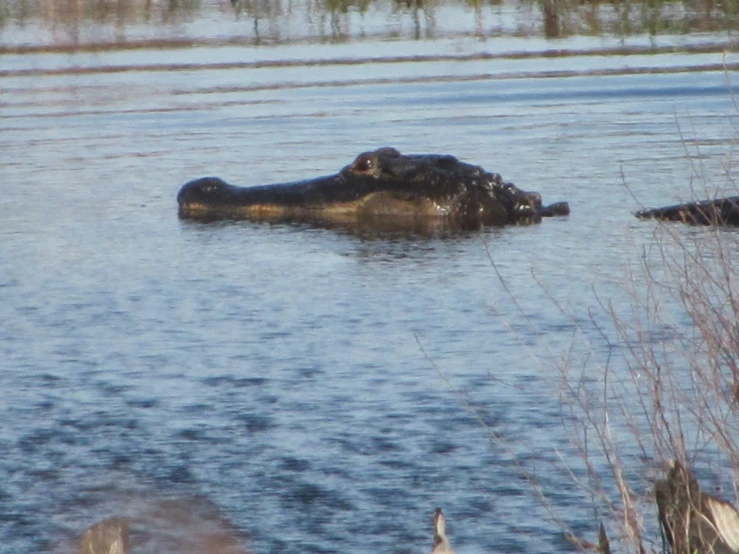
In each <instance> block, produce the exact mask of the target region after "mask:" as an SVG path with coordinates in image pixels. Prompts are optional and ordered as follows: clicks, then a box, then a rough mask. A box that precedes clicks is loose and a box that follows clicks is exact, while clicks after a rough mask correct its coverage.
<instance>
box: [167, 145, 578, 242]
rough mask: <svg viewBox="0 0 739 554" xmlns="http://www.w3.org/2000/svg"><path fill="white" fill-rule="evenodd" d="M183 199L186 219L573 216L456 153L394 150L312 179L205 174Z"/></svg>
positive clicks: (523, 219)
mask: <svg viewBox="0 0 739 554" xmlns="http://www.w3.org/2000/svg"><path fill="white" fill-rule="evenodd" d="M177 202H178V204H179V214H180V217H183V218H188V219H205V220H214V219H240V218H247V219H256V220H295V221H323V222H328V223H330V222H339V223H341V222H351V221H365V222H366V221H367V220H371V221H375V220H377V221H379V222H381V221H383V220H393V221H394V222H395V223H397V222H398V221H408V222H412V221H418V220H426V219H433V220H444V221H445V222H447V223H449V224H452V225H454V226H456V227H459V228H464V229H470V228H477V227H480V226H482V225H506V224H511V223H533V222H538V221H540V220H541V218H542V217H544V216H552V215H567V214H569V206H568V205H567V203H566V202H561V203H558V204H553V205H551V206H548V207H545V206H543V205H542V202H541V195H539V193H537V192H526V191H523V190H520V189H518V188H517V187H516V186H515V185H513V184H511V183H504V182H503V180H502V179H501V177H500V175H498V174H497V173H488V172H486V171H485V170H484V169H483V168H481V167H479V166H476V165H471V164H467V163H464V162H460V161H459V160H457V158H455V157H454V156H444V155H433V154H424V155H410V156H405V155H402V154H400V152H398V151H397V150H395V149H394V148H381V149H379V150H376V151H374V152H365V153H363V154H360V155H359V156H358V157H357V158H356V159H355V160H354V162H353V163H352V164H350V165H348V166H346V167H344V168H343V169H342V170H341V171H339V173H337V174H335V175H329V176H326V177H319V178H317V179H311V180H308V181H299V182H294V183H284V184H276V185H265V186H256V187H235V186H232V185H229V184H228V183H226V182H225V181H223V180H221V179H218V178H215V177H205V178H202V179H197V180H195V181H191V182H189V183H187V184H186V185H184V186H183V187H182V189H181V190H180V192H179V194H178V195H177Z"/></svg>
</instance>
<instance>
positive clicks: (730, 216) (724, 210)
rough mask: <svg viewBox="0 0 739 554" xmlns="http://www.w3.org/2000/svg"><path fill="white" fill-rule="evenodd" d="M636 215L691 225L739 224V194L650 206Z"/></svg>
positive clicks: (640, 217) (641, 217)
mask: <svg viewBox="0 0 739 554" xmlns="http://www.w3.org/2000/svg"><path fill="white" fill-rule="evenodd" d="M634 215H636V217H638V218H639V219H660V220H664V221H681V222H683V223H688V224H691V225H732V226H739V196H730V197H728V198H716V199H715V200H702V201H696V202H686V203H684V204H675V205H674V206H665V207H664V208H650V209H645V210H640V211H638V212H636V214H634Z"/></svg>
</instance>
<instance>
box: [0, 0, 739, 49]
mask: <svg viewBox="0 0 739 554" xmlns="http://www.w3.org/2000/svg"><path fill="white" fill-rule="evenodd" d="M735 15H736V14H735V7H734V4H733V3H732V2H711V1H710V0H697V1H695V2H686V3H677V2H657V3H653V2H642V1H638V0H632V1H628V2H616V3H604V2H600V1H598V0H590V1H587V2H580V1H574V0H544V1H534V0H503V1H497V2H482V1H479V0H475V1H469V0H467V1H465V0H436V1H419V0H414V1H401V0H396V1H391V0H362V1H359V2H357V1H351V0H343V1H330V2H318V1H313V0H300V1H292V0H291V1H287V0H268V1H264V0H231V2H225V1H221V0H202V1H199V0H186V1H182V2H161V3H159V2H149V1H141V0H117V1H115V2H96V1H89V0H75V1H67V2H57V1H56V0H36V1H33V2H26V1H21V0H0V25H1V26H3V27H5V28H9V29H11V30H13V31H15V33H12V34H11V36H10V37H8V36H4V37H3V39H2V42H1V43H0V47H4V48H5V49H6V50H7V49H11V50H17V49H19V48H22V49H26V50H28V49H35V48H38V47H39V46H41V45H43V46H46V47H70V48H78V47H85V46H86V47H88V48H89V47H91V46H94V47H95V48H100V47H101V46H102V45H110V44H117V45H126V44H131V43H138V44H139V45H142V44H144V43H145V44H147V45H148V46H153V45H155V44H156V45H159V46H162V47H163V46H168V47H171V46H172V45H176V46H178V47H182V46H185V45H187V44H190V45H193V46H194V45H197V44H203V43H204V42H207V43H209V44H211V45H213V44H224V43H227V44H242V45H275V44H290V43H302V44H305V43H315V42H319V43H323V42H331V43H341V42H366V41H368V40H404V39H415V40H420V39H424V40H427V39H439V38H454V37H457V38H465V37H475V38H477V39H479V40H486V39H494V38H499V37H505V36H508V37H512V36H519V37H520V36H524V37H526V36H529V37H536V36H543V37H546V38H561V37H567V36H574V35H590V36H600V35H615V36H633V35H639V34H649V35H653V36H657V35H670V34H684V33H686V32H724V31H732V30H736V29H737V25H739V20H738V19H737V18H736V17H735Z"/></svg>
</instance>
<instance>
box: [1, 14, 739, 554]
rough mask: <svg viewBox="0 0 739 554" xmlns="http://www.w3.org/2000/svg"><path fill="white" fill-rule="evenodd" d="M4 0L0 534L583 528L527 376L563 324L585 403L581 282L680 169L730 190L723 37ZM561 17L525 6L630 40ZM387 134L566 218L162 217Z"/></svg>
mask: <svg viewBox="0 0 739 554" xmlns="http://www.w3.org/2000/svg"><path fill="white" fill-rule="evenodd" d="M0 5H1V6H2V9H0V13H2V14H3V17H4V18H5V19H4V20H3V25H4V26H3V29H2V30H3V33H2V36H1V37H0V41H2V44H3V47H4V48H5V50H4V53H3V56H2V59H1V60H0V61H1V62H2V68H1V69H0V116H1V117H2V121H3V132H2V133H0V152H2V154H0V155H2V156H3V163H2V169H3V191H2V192H3V194H2V197H1V198H0V220H1V221H2V226H0V251H1V252H2V255H3V263H2V264H0V306H1V308H0V354H1V356H0V420H2V421H3V425H2V426H0V449H1V450H2V452H3V455H2V456H0V504H1V505H2V509H0V544H2V545H3V547H4V548H6V549H7V550H8V551H9V552H11V551H12V552H34V553H35V552H48V551H51V550H52V549H53V546H54V545H55V544H56V541H57V540H58V539H60V538H65V539H66V538H68V537H71V535H72V534H73V533H74V532H79V531H81V530H83V529H84V528H85V527H87V526H88V525H90V524H91V523H93V522H94V521H97V520H99V519H102V518H103V517H107V516H112V515H119V516H125V517H130V518H132V519H136V518H139V519H138V520H137V521H140V520H141V519H142V518H143V519H145V520H146V521H145V522H144V525H143V527H139V529H143V532H144V533H145V532H146V529H147V525H149V523H151V525H152V527H156V528H157V529H160V528H164V529H168V528H169V527H168V526H169V525H174V526H175V527H174V528H175V529H180V528H181V527H178V526H181V524H182V522H185V523H184V525H185V526H186V527H187V528H188V529H194V530H195V531H197V530H198V529H201V527H199V525H200V524H199V523H197V521H202V522H203V525H204V527H203V529H205V531H204V534H205V535H208V533H211V531H212V533H214V534H215V535H216V536H224V537H225V538H224V539H223V540H225V541H232V540H234V541H236V542H238V543H239V545H240V544H241V540H240V539H241V538H243V537H244V536H245V535H250V538H251V540H249V541H248V545H247V546H248V548H249V550H250V551H253V552H256V553H260V552H265V553H266V552H296V551H301V552H302V551H305V552H357V553H361V552H373V553H375V552H404V553H406V552H420V551H428V550H429V549H430V535H429V529H430V516H431V513H432V510H433V508H434V507H435V506H441V507H442V508H443V509H444V513H445V514H447V516H448V517H449V521H450V526H451V529H450V532H451V536H452V538H453V544H454V545H455V548H457V549H458V551H460V552H466V553H468V554H480V553H483V552H484V553H493V552H506V553H510V552H570V551H571V550H572V547H571V545H570V544H568V543H567V542H565V541H564V539H563V536H562V530H563V527H568V526H569V527H571V528H575V529H577V530H581V531H582V534H583V535H585V536H587V537H594V536H595V531H596V528H597V527H596V525H595V524H594V522H593V517H592V510H591V509H590V506H589V498H587V497H586V495H584V494H583V491H582V490H580V489H578V488H577V486H576V485H574V484H573V482H572V479H571V475H570V474H569V473H566V472H563V471H562V467H563V463H564V464H566V465H567V466H568V468H569V469H572V471H573V472H574V474H575V475H577V476H579V477H584V478H586V477H587V473H585V472H584V471H583V468H582V465H581V464H580V462H579V460H580V458H579V455H578V453H577V452H575V451H574V449H573V447H572V445H571V444H570V442H569V437H568V436H567V434H566V433H565V431H564V430H563V428H562V425H561V423H562V414H561V411H560V410H561V403H560V399H559V396H558V392H559V390H558V385H561V383H559V382H558V381H557V375H556V370H555V369H554V364H552V361H551V360H552V358H556V359H559V357H560V356H562V353H565V354H566V355H567V356H571V357H572V358H578V356H579V355H580V354H582V353H581V352H580V351H579V350H578V347H579V343H578V344H576V345H573V340H574V339H573V336H575V335H576V334H577V333H580V334H581V335H583V336H584V341H586V342H589V343H590V344H591V345H592V349H591V350H588V351H587V352H586V353H585V354H586V355H583V356H582V358H583V359H584V360H585V361H584V362H583V365H582V367H583V368H584V370H583V380H584V381H585V380H587V381H588V382H589V383H593V385H594V386H596V387H597V386H598V382H599V379H600V377H601V374H600V373H599V368H600V367H602V366H600V365H599V364H601V363H603V361H604V360H606V359H609V358H607V357H608V356H609V355H610V353H611V352H610V350H609V348H610V347H611V346H610V345H607V344H606V345H604V344H603V340H602V333H603V332H607V329H608V328H609V324H610V320H609V319H608V318H607V317H606V316H605V315H604V314H603V313H602V311H600V310H599V309H598V308H599V306H598V305H597V304H596V303H594V301H593V298H592V296H591V295H590V292H591V291H593V290H594V289H595V290H596V291H597V293H598V294H599V295H600V298H602V299H608V300H609V301H610V300H612V301H613V303H614V304H615V305H622V304H625V303H628V301H629V299H628V298H625V297H624V292H623V290H622V288H621V284H622V281H623V279H624V271H625V270H624V268H626V267H627V266H628V264H629V261H630V260H633V259H639V256H641V255H642V253H643V245H644V244H645V242H648V241H649V240H652V236H653V235H652V231H653V227H652V226H651V225H650V224H649V223H644V222H638V221H636V220H635V218H634V217H633V216H632V214H631V211H633V210H636V209H637V208H638V207H639V205H638V204H639V202H643V203H644V204H647V205H665V204H668V203H671V202H672V201H674V200H681V199H685V198H686V197H687V196H690V194H691V192H692V191H691V185H692V184H693V183H694V182H696V181H694V178H696V177H698V176H697V175H695V174H694V173H693V172H695V171H696V169H700V171H701V172H702V175H701V177H702V178H703V179H704V181H702V182H705V183H707V187H708V188H709V189H710V190H709V191H707V193H713V192H716V191H717V189H719V188H720V187H721V186H722V185H723V186H726V185H727V184H731V180H730V177H727V175H728V176H730V175H731V173H732V169H733V166H735V165H736V163H737V160H736V157H735V156H732V155H731V144H732V140H733V138H734V136H735V133H736V129H735V120H734V119H732V118H731V117H728V116H729V115H731V114H734V113H735V109H734V107H733V105H732V95H731V87H730V83H731V81H732V79H735V75H734V74H732V70H733V69H734V68H735V66H734V65H732V63H733V60H732V59H731V57H730V56H729V57H727V59H726V61H727V62H728V63H727V65H724V64H723V62H724V59H723V57H722V52H723V49H724V48H730V46H731V45H730V43H728V42H727V40H726V37H724V36H722V35H721V34H720V33H713V34H687V35H681V36H674V35H672V36H668V37H659V40H655V39H654V37H644V36H639V37H633V38H629V39H628V40H621V39H619V38H613V37H611V38H608V37H602V36H599V37H598V38H588V37H581V36H578V37H571V38H569V39H565V40H561V41H546V40H542V39H540V38H521V37H524V36H527V35H530V34H531V33H534V34H536V35H537V36H538V35H540V34H541V30H542V28H543V27H542V19H541V15H540V14H539V11H538V10H539V9H540V8H539V4H537V5H536V6H529V5H527V4H517V3H512V2H502V3H499V4H495V3H488V2H477V3H471V4H470V3H466V2H461V1H460V2H434V3H431V2H427V3H421V4H418V3H415V2H411V3H405V2H403V3H398V2H380V1H377V2H360V3H354V4H352V5H351V7H349V8H344V7H342V6H343V4H340V3H324V2H307V1H305V2H292V3H291V2H261V3H257V2H246V1H242V2H239V3H237V5H236V6H234V5H232V4H231V3H230V2H215V1H214V2H200V3H182V2H164V3H157V2H151V3H145V2H141V3H132V2H129V3H125V2H118V3H116V2H83V1H79V2H74V1H69V2H63V3H56V2H54V3H52V2H47V3H43V2H37V3H33V2H11V1H4V2H0ZM103 6H105V8H104V10H107V11H102V12H101V11H99V10H101V9H103V8H102V7H103ZM146 6H148V7H146ZM681 6H682V5H681ZM702 7H703V5H702V4H699V5H690V6H687V7H685V6H682V8H681V9H678V7H677V5H676V4H674V3H662V4H659V8H658V9H657V8H655V9H654V11H655V12H657V17H663V14H668V16H669V17H668V19H669V20H670V21H672V20H673V19H674V20H675V21H681V18H683V19H685V20H688V21H689V22H691V23H690V24H691V25H692V22H693V21H694V19H693V15H692V14H693V12H695V11H699V10H700V9H702ZM566 8H567V6H566V5H565V6H564V7H563V6H562V4H561V3H555V4H552V5H549V6H548V7H546V9H547V10H549V11H550V12H552V11H554V12H556V14H558V15H557V16H556V17H558V18H559V19H558V21H559V24H558V25H559V27H558V28H560V29H564V28H565V26H564V24H565V22H567V21H568V18H570V17H572V18H574V19H573V21H574V23H573V27H572V28H568V29H580V28H586V29H591V28H592V29H597V33H602V32H609V29H611V30H613V29H622V28H623V29H626V28H628V29H630V31H629V32H631V31H634V32H637V30H638V29H642V30H643V29H645V28H646V27H645V26H644V24H643V22H642V23H639V22H638V20H639V18H640V17H641V15H639V14H640V13H642V12H640V10H641V8H639V7H638V6H636V7H635V6H634V5H632V6H631V8H629V10H632V11H628V13H626V15H625V16H623V17H622V16H621V14H620V12H619V10H627V7H626V5H625V4H624V3H618V4H616V5H612V4H609V5H608V6H605V5H600V4H596V3H584V4H581V3H577V6H576V7H574V8H573V11H572V12H565V13H563V14H559V10H560V9H566ZM717 9H720V8H719V7H718V4H717V5H716V7H713V8H710V9H707V10H706V12H705V13H706V14H709V15H706V16H705V17H703V16H701V17H700V18H697V19H695V22H696V23H695V24H696V28H700V29H703V28H706V29H710V28H718V27H719V26H720V25H721V24H722V22H721V20H720V18H714V19H711V17H713V15H710V14H712V13H713V12H711V10H717ZM96 10H98V11H96ZM147 10H148V11H147ZM644 10H645V11H644V12H643V13H645V14H646V12H647V10H646V8H644ZM588 12H592V13H593V14H594V16H593V17H592V18H586V17H584V15H583V14H585V13H588ZM649 13H652V11H651V10H649ZM673 16H674V18H673ZM552 17H554V15H552ZM414 18H415V19H414ZM578 18H582V21H581V22H579V23H578ZM670 18H673V19H670ZM633 21H637V23H634V24H633V26H630V25H632V22H633ZM704 23H705V27H703V26H702V25H704ZM581 24H582V25H585V27H580V26H579V25H581ZM732 24H733V23H732ZM619 26H622V27H619ZM663 28H668V27H660V26H658V27H657V29H658V30H659V29H663ZM556 32H558V31H556V29H555V31H551V30H550V31H548V34H556ZM567 32H569V31H567ZM587 32H590V31H589V30H588V31H587ZM514 35H515V36H514ZM428 36H437V37H441V38H439V39H438V40H424V41H416V40H414V39H415V38H416V37H428ZM479 37H486V38H488V39H489V40H486V41H484V42H483V41H480V40H479ZM123 41H125V45H123V44H122V42H123ZM255 42H260V43H261V45H260V46H259V47H245V46H244V45H249V44H253V43H255ZM287 42H292V43H293V44H292V45H287V46H285V45H275V46H272V45H273V44H277V43H280V44H281V43H287ZM319 43H320V44H319ZM78 44H84V45H87V46H86V47H80V48H77V46H76V45H78ZM19 45H20V46H22V48H16V47H17V46H19ZM55 45H58V46H55ZM67 45H71V47H70V48H69V50H77V49H78V50H79V51H67V50H66V49H67ZM107 45H110V46H107ZM232 46H233V47H232ZM14 49H15V52H14V53H13V52H12V51H13V50H14ZM727 70H728V71H727ZM678 121H679V122H680V123H684V128H683V129H684V131H683V133H682V135H681V129H680V128H678V125H677V122H678ZM381 146H396V147H398V148H399V149H400V150H402V151H408V152H435V153H449V154H454V155H457V156H459V157H460V159H463V160H466V161H469V162H472V163H476V164H481V165H483V166H484V167H486V168H488V169H489V170H491V171H496V172H500V173H501V174H502V175H503V176H504V177H505V179H506V180H510V181H512V182H514V183H516V184H517V185H520V186H521V187H522V188H524V189H532V190H538V191H541V193H542V195H543V196H544V198H545V199H547V200H549V199H551V200H552V201H553V200H559V199H564V200H568V201H570V202H571V205H572V215H571V216H570V217H569V218H568V219H565V218H553V219H548V220H546V221H545V222H544V224H542V225H535V226H530V227H508V228H501V229H486V230H485V231H484V232H483V233H449V232H448V230H443V229H441V230H440V229H432V230H431V231H432V232H430V233H426V232H424V231H425V230H424V229H420V230H419V229H416V230H414V231H415V232H412V233H405V232H400V233H398V232H395V231H397V230H392V229H391V230H389V231H388V232H386V233H377V232H376V231H375V230H374V229H371V228H370V229H364V228H362V229H356V228H350V229H346V228H341V227H338V228H336V227H332V228H319V227H315V226H309V225H286V224H277V223H275V224H256V223H253V222H221V223H213V224H200V223H193V222H187V221H181V220H179V219H178V217H177V203H176V200H175V197H176V194H177V191H178V189H179V187H180V186H181V185H182V184H183V183H184V182H186V181H189V180H191V179H193V178H196V177H200V176H204V175H218V176H221V177H223V178H224V179H226V180H228V181H229V182H233V183H235V184H239V185H250V184H264V183H270V182H285V181H294V180H299V179H304V178H308V177H311V176H315V175H322V174H327V173H331V172H334V171H336V170H337V169H338V168H340V167H342V166H343V165H345V164H346V163H348V162H350V161H351V160H352V159H353V158H354V157H355V156H356V155H357V154H358V153H359V152H363V151H367V150H371V149H374V148H378V147H381ZM686 146H687V147H688V148H687V149H688V150H689V151H690V152H691V153H692V152H695V158H696V160H699V161H700V164H697V163H696V164H695V165H694V166H691V165H690V160H686V159H685V158H686ZM727 151H728V154H727ZM624 181H625V182H626V184H628V186H629V189H627V188H626V187H625V186H624ZM632 194H633V195H632ZM635 197H636V199H635ZM691 232H699V231H697V230H691ZM630 277H631V276H630ZM637 281H638V280H637ZM553 300H554V301H556V302H557V303H558V305H560V306H565V307H566V308H568V309H570V310H571V311H572V312H573V314H574V315H573V316H572V317H571V318H568V317H564V316H563V313H562V310H559V309H556V308H555V307H554V306H553V305H552V303H553ZM604 330H606V331H604ZM665 335H666V337H667V338H669V334H667V333H665ZM655 340H656V339H655ZM620 369H622V368H620V367H618V364H617V363H616V362H612V366H611V367H610V371H611V372H612V373H611V374H610V375H612V376H613V378H617V377H618V375H619V371H620ZM610 378H611V377H609V379H610ZM598 390H602V389H598ZM470 410H473V412H471V411H470ZM491 438H493V439H494V440H493V441H492V442H491ZM630 448H631V450H629V449H630ZM624 452H625V458H626V459H628V460H630V461H631V460H639V459H641V458H639V456H642V455H643V452H642V451H640V450H637V449H635V448H634V447H633V445H628V444H627V445H625V446H624ZM629 454H633V456H631V457H630V456H629ZM658 461H659V460H656V459H655V460H649V462H650V463H654V464H656V463H657V462H658ZM595 469H596V470H597V471H599V470H601V469H603V468H602V467H598V468H595ZM629 469H630V470H631V469H633V468H629ZM636 469H637V470H641V469H642V467H641V466H637V468H636ZM532 474H533V475H535V477H536V479H537V484H539V485H540V486H541V490H542V491H543V493H544V494H545V495H546V497H547V499H548V500H550V501H551V502H552V505H553V507H554V509H555V511H556V512H557V515H558V516H560V517H561V518H562V519H561V520H560V521H553V520H552V519H551V518H550V517H549V516H550V514H548V513H547V510H546V507H545V506H544V505H543V504H542V503H541V502H540V500H539V499H537V498H535V497H534V496H535V495H533V494H532V485H531V482H530V481H528V480H527V479H525V478H524V476H526V477H528V476H529V475H532ZM129 480H130V481H131V482H134V483H135V484H136V485H135V486H134V485H131V486H129ZM614 498H615V497H614ZM204 499H207V500H204ZM162 507H165V513H166V514H171V515H172V516H176V517H175V521H172V520H170V519H167V518H164V517H162V518H161V519H159V515H160V514H159V512H158V511H157V510H160V509H161V508H162ZM216 507H217V508H216ZM183 512H188V513H191V514H193V517H194V518H195V520H193V519H188V518H189V517H190V516H189V515H187V516H186V515H185V514H184V513H183ZM150 519H151V520H153V521H151V522H150V521H149V520H150ZM211 524H212V525H211ZM133 531H134V532H135V531H136V529H134V530H133ZM229 544H231V543H229Z"/></svg>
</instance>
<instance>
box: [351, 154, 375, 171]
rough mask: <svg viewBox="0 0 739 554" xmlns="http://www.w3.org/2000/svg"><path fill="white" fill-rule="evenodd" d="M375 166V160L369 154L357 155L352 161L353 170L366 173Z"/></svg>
mask: <svg viewBox="0 0 739 554" xmlns="http://www.w3.org/2000/svg"><path fill="white" fill-rule="evenodd" d="M374 167H375V161H374V160H373V159H372V158H371V157H370V156H359V157H358V158H357V160H356V161H355V162H354V171H358V172H360V173H366V172H368V171H372V169H374Z"/></svg>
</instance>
